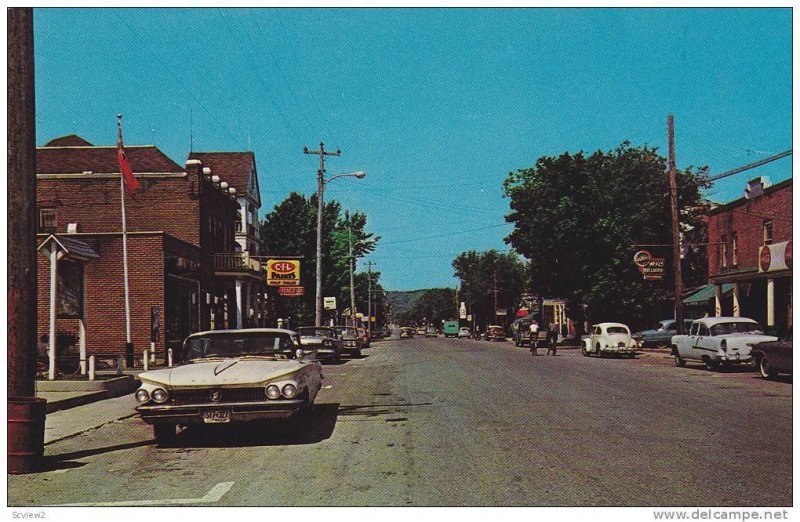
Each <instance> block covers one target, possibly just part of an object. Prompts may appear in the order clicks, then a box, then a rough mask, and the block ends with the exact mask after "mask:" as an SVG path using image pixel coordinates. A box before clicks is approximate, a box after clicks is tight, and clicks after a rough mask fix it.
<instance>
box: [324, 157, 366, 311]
mask: <svg viewBox="0 0 800 522" xmlns="http://www.w3.org/2000/svg"><path fill="white" fill-rule="evenodd" d="M321 145H322V144H320V150H322V146H321ZM322 165H323V164H322V163H321V162H320V169H319V170H318V171H317V305H316V313H315V314H314V325H315V326H322V207H323V206H324V203H323V194H324V192H325V184H326V183H328V182H330V181H333V180H334V179H336V178H344V177H352V178H358V179H364V177H365V176H366V173H365V172H364V171H363V170H359V171H357V172H347V173H345V174H336V175H335V176H331V177H330V178H328V179H325V169H324V168H322Z"/></svg>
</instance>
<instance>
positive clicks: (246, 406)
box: [135, 328, 322, 443]
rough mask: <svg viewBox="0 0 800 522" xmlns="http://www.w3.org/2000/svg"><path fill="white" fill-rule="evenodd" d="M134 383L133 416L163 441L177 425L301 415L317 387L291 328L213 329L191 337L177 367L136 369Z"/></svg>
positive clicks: (318, 370) (315, 369)
mask: <svg viewBox="0 0 800 522" xmlns="http://www.w3.org/2000/svg"><path fill="white" fill-rule="evenodd" d="M139 380H141V382H142V385H141V387H140V388H139V389H138V390H137V391H136V395H135V396H136V401H137V402H138V403H139V406H138V407H137V408H136V411H137V412H139V415H140V416H141V418H142V420H144V421H145V422H146V423H148V424H152V425H153V434H154V436H155V438H156V441H157V442H159V443H165V442H170V441H171V440H173V439H174V438H175V436H176V428H177V426H178V425H187V424H194V423H198V424H218V423H231V422H242V421H252V420H261V419H276V418H277V419H281V418H288V417H291V416H292V415H294V414H297V413H306V412H308V411H310V409H311V408H312V407H313V405H314V400H315V399H316V398H317V393H318V392H319V390H320V388H321V387H322V367H321V366H320V364H319V362H317V361H316V360H315V359H314V356H313V353H312V354H307V353H305V351H304V350H303V349H302V347H301V346H300V339H299V336H298V335H297V334H296V333H295V332H293V331H291V330H282V329H273V328H256V329H247V330H216V331H211V332H201V333H197V334H193V335H190V336H189V337H187V338H186V341H184V343H183V349H182V352H181V355H180V363H179V364H178V365H176V366H174V367H172V368H164V369H159V370H153V371H149V372H143V373H141V374H139Z"/></svg>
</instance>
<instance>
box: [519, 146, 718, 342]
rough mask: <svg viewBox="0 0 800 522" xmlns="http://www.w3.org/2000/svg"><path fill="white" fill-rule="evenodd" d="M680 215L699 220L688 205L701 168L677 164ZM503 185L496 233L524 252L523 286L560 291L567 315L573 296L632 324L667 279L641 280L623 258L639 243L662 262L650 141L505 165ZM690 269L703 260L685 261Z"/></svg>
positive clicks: (664, 222)
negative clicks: (503, 210) (501, 231)
mask: <svg viewBox="0 0 800 522" xmlns="http://www.w3.org/2000/svg"><path fill="white" fill-rule="evenodd" d="M677 179H678V193H679V201H680V206H681V207H682V208H683V209H686V210H685V212H683V213H682V216H681V220H682V224H684V225H686V226H691V227H696V229H700V228H702V223H701V221H700V219H699V216H698V215H697V213H696V212H695V211H694V209H695V208H696V207H697V206H698V205H699V204H700V201H701V196H700V188H702V187H704V186H706V183H707V181H706V178H705V175H704V170H703V169H701V170H700V171H693V170H692V168H691V167H690V168H688V169H686V170H684V171H679V172H678V173H677ZM504 190H505V194H506V196H507V197H509V198H510V207H511V212H510V213H509V214H508V215H507V216H506V221H508V222H510V223H514V225H515V228H514V230H513V231H512V232H511V234H509V235H508V237H506V242H507V243H509V244H511V245H512V246H513V247H514V248H515V249H516V250H517V251H518V252H519V253H520V254H522V255H523V256H525V257H526V258H528V259H529V260H530V274H531V290H532V291H533V292H535V293H540V294H544V295H549V296H560V297H563V298H566V299H567V302H568V311H569V313H570V315H571V316H572V317H573V318H575V319H577V320H578V322H579V325H580V324H581V322H582V319H583V317H582V310H583V307H582V306H581V305H583V304H586V305H588V310H589V315H590V318H591V320H592V321H603V320H614V319H615V320H623V321H626V322H629V323H631V325H632V326H639V325H640V324H641V323H642V322H644V321H645V320H646V313H647V310H648V309H650V308H651V307H652V306H654V305H656V304H657V303H659V301H661V302H663V300H664V299H665V297H666V296H668V295H669V293H670V288H671V287H672V274H671V270H668V271H667V274H666V277H665V279H664V281H662V282H655V281H644V280H643V278H642V275H641V273H640V272H639V270H638V268H637V267H636V266H635V265H634V264H633V262H632V258H633V254H634V252H635V251H636V250H639V249H640V247H637V246H636V245H643V244H648V245H663V246H658V247H653V248H651V249H650V250H651V251H652V253H653V255H654V256H655V257H664V258H666V265H667V267H669V266H671V262H672V261H671V252H672V251H671V247H670V246H668V245H671V243H672V236H671V217H670V200H669V187H668V180H667V175H666V160H665V159H664V158H663V157H661V156H660V155H659V154H658V153H657V149H653V148H648V147H647V146H644V147H631V146H630V144H629V143H628V142H623V143H622V144H621V145H620V146H619V147H617V148H616V149H615V150H612V151H608V152H601V151H597V152H595V153H593V154H591V155H590V156H588V157H587V156H584V154H583V153H582V152H578V153H575V154H570V153H564V154H562V155H560V156H558V157H548V156H545V157H542V158H539V160H538V161H537V162H536V164H535V165H534V166H533V167H531V168H526V169H521V170H518V171H517V172H516V173H509V175H508V178H507V179H506V181H505V183H504ZM687 268H689V269H690V273H689V278H691V277H693V275H692V274H691V270H695V271H696V270H698V269H699V270H704V267H698V266H691V267H687Z"/></svg>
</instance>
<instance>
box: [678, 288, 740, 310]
mask: <svg viewBox="0 0 800 522" xmlns="http://www.w3.org/2000/svg"><path fill="white" fill-rule="evenodd" d="M732 292H733V283H725V284H723V285H722V295H723V296H727V295H730V294H731V293H732ZM713 297H714V285H706V286H704V287H703V288H701V289H700V290H698V291H697V292H695V293H693V294H692V295H690V296H689V297H684V298H683V304H685V305H698V304H706V303H707V302H708V300H709V299H712V298H713Z"/></svg>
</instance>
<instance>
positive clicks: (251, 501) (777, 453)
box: [8, 338, 792, 506]
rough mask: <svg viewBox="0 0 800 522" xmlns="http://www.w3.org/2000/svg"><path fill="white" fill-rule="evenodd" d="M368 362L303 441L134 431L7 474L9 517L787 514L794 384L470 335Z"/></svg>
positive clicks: (655, 359)
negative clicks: (140, 512)
mask: <svg viewBox="0 0 800 522" xmlns="http://www.w3.org/2000/svg"><path fill="white" fill-rule="evenodd" d="M364 353H365V357H364V358H363V359H359V360H351V361H346V362H344V363H343V364H340V365H328V366H325V371H324V373H325V375H326V380H325V388H324V389H323V390H322V392H321V393H320V396H319V398H318V404H317V408H316V412H315V417H314V419H313V422H312V423H311V424H309V425H306V426H305V429H303V430H302V431H303V433H302V435H298V434H297V432H296V431H295V428H296V427H297V426H294V425H292V424H287V423H271V424H265V425H258V426H249V427H247V428H243V429H231V428H232V427H224V428H220V429H214V430H209V429H189V430H186V431H184V432H182V433H181V434H180V436H179V440H180V445H179V447H175V448H160V447H156V446H155V445H154V443H153V441H152V436H151V431H150V428H149V427H147V426H146V425H144V424H143V423H141V421H139V420H138V419H136V418H128V419H122V420H120V421H118V422H115V423H111V424H108V425H105V426H103V427H101V428H98V429H96V430H93V431H89V432H87V433H83V434H81V435H78V436H75V437H72V438H68V439H65V440H62V441H58V442H56V443H54V444H51V445H49V446H48V447H47V451H46V456H47V458H48V464H49V470H48V471H47V472H43V473H38V474H34V475H27V476H13V477H9V489H8V499H9V500H8V502H9V505H11V506H16V505H60V504H71V503H95V504H101V505H119V504H135V505H204V504H209V505H267V506H284V505H287V506H341V505H347V506H361V505H370V506H407V505H408V506H441V505H446V506H479V505H480V506H484V505H486V506H498V505H499V506H518V505H519V506H551V505H555V506H651V505H653V506H665V505H666V506H669V505H689V506H694V505H712V506H754V505H778V506H786V505H790V504H791V503H792V490H791V484H792V463H791V455H792V436H791V435H792V431H791V418H792V416H791V415H792V410H791V393H792V386H791V379H789V380H784V382H768V381H764V380H762V379H760V378H758V377H757V376H756V374H755V373H754V372H741V371H733V372H727V373H711V372H708V371H706V370H705V369H702V368H700V367H699V366H698V367H689V368H676V367H674V366H673V365H672V363H671V361H670V360H669V359H668V358H666V357H665V356H664V355H663V354H648V355H647V356H644V357H641V358H637V359H636V360H623V359H599V358H595V357H590V358H587V357H582V356H581V354H580V352H578V351H577V350H569V351H567V350H563V351H559V354H558V356H556V357H552V356H550V357H547V356H540V357H532V356H531V355H530V354H529V353H528V352H527V351H526V350H525V349H521V348H514V347H513V345H511V344H510V343H489V342H486V341H472V340H466V339H442V338H438V339H425V338H415V339H410V340H403V341H399V340H397V341H386V342H382V343H376V344H374V346H373V348H371V349H369V350H365V352H364ZM301 427H302V426H301Z"/></svg>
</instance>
